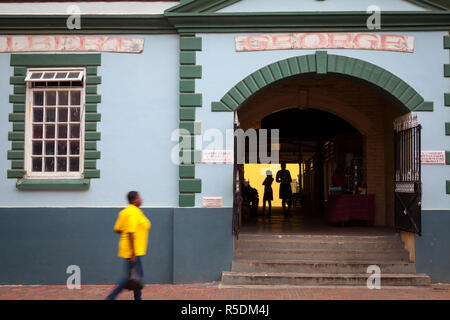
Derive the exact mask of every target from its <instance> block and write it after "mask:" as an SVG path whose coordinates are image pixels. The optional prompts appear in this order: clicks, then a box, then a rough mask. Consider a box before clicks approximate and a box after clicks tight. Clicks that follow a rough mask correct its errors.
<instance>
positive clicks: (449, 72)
mask: <svg viewBox="0 0 450 320" xmlns="http://www.w3.org/2000/svg"><path fill="white" fill-rule="evenodd" d="M444 77H450V64H444Z"/></svg>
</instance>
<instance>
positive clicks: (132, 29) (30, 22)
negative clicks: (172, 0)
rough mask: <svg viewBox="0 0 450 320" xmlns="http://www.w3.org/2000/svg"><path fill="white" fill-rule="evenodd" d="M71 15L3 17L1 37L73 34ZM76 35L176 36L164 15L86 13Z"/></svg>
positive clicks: (0, 28) (0, 29)
mask: <svg viewBox="0 0 450 320" xmlns="http://www.w3.org/2000/svg"><path fill="white" fill-rule="evenodd" d="M68 18H69V15H5V14H2V15H0V34H5V35H14V34H73V33H74V32H73V30H70V29H67V26H66V21H67V19H68ZM76 33H77V34H96V35H97V34H174V33H176V30H175V28H174V27H173V25H171V24H170V22H169V21H168V20H167V18H166V17H165V16H164V15H155V14H147V15H123V14H121V15H109V14H108V15H102V14H96V15H90V14H87V15H85V14H83V19H82V28H81V29H80V30H76Z"/></svg>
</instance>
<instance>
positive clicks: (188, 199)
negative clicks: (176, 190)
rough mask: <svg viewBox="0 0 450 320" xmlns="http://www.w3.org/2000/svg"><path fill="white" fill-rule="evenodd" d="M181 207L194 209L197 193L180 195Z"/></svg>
mask: <svg viewBox="0 0 450 320" xmlns="http://www.w3.org/2000/svg"><path fill="white" fill-rule="evenodd" d="M178 206H179V207H194V206H195V193H180V194H179V195H178Z"/></svg>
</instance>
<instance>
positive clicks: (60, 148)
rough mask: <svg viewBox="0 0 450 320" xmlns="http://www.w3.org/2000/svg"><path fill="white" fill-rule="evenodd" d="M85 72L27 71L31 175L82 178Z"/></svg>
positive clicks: (28, 163)
mask: <svg viewBox="0 0 450 320" xmlns="http://www.w3.org/2000/svg"><path fill="white" fill-rule="evenodd" d="M84 74H85V71H84V69H64V70H62V69H45V70H40V69H29V70H27V77H26V78H25V81H26V83H27V117H26V137H25V139H26V144H25V148H26V150H25V156H26V160H25V170H26V173H27V176H28V177H30V178H33V177H39V178H45V177H49V178H58V177H59V178H80V177H82V174H83V172H82V171H83V170H82V168H83V151H84V139H83V136H84V100H85V96H84V95H85V93H84V86H85V84H84Z"/></svg>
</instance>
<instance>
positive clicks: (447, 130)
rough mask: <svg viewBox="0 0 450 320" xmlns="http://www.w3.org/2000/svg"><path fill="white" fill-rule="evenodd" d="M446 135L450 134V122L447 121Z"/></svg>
mask: <svg viewBox="0 0 450 320" xmlns="http://www.w3.org/2000/svg"><path fill="white" fill-rule="evenodd" d="M445 135H446V136H450V122H446V123H445Z"/></svg>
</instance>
